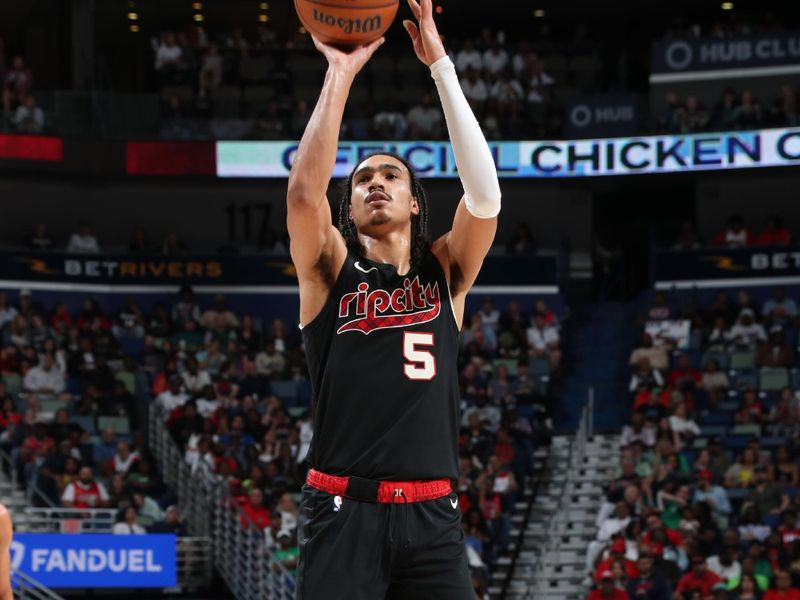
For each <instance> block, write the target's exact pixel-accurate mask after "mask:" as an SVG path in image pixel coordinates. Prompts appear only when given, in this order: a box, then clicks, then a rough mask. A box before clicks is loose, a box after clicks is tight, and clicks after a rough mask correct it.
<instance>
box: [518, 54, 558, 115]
mask: <svg viewBox="0 0 800 600" xmlns="http://www.w3.org/2000/svg"><path fill="white" fill-rule="evenodd" d="M555 83H556V80H555V79H553V78H552V77H551V76H550V75H549V74H547V73H546V72H545V70H544V63H542V61H541V60H540V59H539V58H534V59H533V60H532V61H531V63H530V66H529V69H528V95H527V96H526V98H525V99H526V100H527V101H528V105H537V104H542V103H544V102H547V101H548V100H549V99H550V89H551V88H552V86H553V85H555Z"/></svg>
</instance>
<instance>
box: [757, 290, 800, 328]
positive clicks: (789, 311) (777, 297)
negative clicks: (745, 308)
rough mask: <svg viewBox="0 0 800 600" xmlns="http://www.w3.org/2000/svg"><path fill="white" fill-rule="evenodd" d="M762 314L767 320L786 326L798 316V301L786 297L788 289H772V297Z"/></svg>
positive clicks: (765, 304)
mask: <svg viewBox="0 0 800 600" xmlns="http://www.w3.org/2000/svg"><path fill="white" fill-rule="evenodd" d="M761 310H762V314H763V315H764V318H765V319H766V320H767V322H769V323H772V324H775V325H780V326H782V327H785V326H786V325H789V324H791V323H793V322H794V321H795V319H796V318H797V303H796V302H795V301H794V299H792V298H787V297H786V290H785V289H784V288H782V287H776V288H774V289H773V290H772V298H770V299H769V300H767V301H766V302H765V303H764V306H763V308H762V309H761Z"/></svg>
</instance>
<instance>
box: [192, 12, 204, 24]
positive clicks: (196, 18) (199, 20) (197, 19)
mask: <svg viewBox="0 0 800 600" xmlns="http://www.w3.org/2000/svg"><path fill="white" fill-rule="evenodd" d="M194 20H195V21H197V22H198V23H200V22H201V21H203V15H201V14H200V13H197V14H196V15H195V16H194Z"/></svg>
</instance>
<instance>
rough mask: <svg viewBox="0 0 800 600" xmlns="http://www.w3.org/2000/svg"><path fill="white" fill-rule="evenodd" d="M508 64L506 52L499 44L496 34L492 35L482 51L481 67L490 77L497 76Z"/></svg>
mask: <svg viewBox="0 0 800 600" xmlns="http://www.w3.org/2000/svg"><path fill="white" fill-rule="evenodd" d="M507 64H508V53H507V52H506V51H505V49H504V48H503V47H502V46H501V45H500V41H499V40H498V39H497V36H493V37H492V41H491V45H490V47H489V49H488V50H486V51H485V52H484V53H483V68H484V69H485V71H486V73H487V74H488V75H490V76H492V77H497V75H499V74H500V73H501V72H502V71H503V70H504V69H505V68H506V65H507Z"/></svg>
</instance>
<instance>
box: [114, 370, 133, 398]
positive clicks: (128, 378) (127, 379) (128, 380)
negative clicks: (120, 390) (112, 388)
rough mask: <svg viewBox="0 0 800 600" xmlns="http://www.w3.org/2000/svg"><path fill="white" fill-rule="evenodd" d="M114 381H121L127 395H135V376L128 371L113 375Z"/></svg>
mask: <svg viewBox="0 0 800 600" xmlns="http://www.w3.org/2000/svg"><path fill="white" fill-rule="evenodd" d="M114 379H116V380H117V381H121V382H122V385H124V386H125V389H126V390H127V391H128V393H129V394H134V395H135V394H136V375H135V374H134V373H131V372H129V371H118V372H117V373H114Z"/></svg>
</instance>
